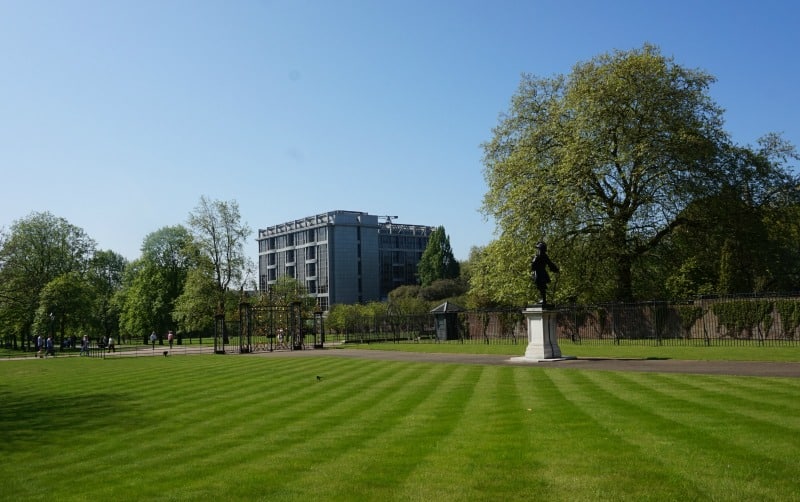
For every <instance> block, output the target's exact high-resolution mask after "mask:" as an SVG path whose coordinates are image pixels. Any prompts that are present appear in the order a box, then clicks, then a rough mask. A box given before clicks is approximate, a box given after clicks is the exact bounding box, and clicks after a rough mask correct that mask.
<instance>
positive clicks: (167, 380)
mask: <svg viewBox="0 0 800 502" xmlns="http://www.w3.org/2000/svg"><path fill="white" fill-rule="evenodd" d="M317 375H320V376H322V380H320V381H318V380H317V378H316V376H317ZM0 403H2V406H0V480H2V481H1V482H0V499H2V500H15V501H18V500H48V501H49V500H91V501H95V500H208V499H216V500H297V501H308V500H326V501H328V500H332V501H336V500H341V501H352V500H375V501H378V500H380V501H384V500H424V501H428V500H436V501H439V502H441V501H449V500H492V501H495V500H548V501H549V500H554V501H559V500H564V501H567V500H569V501H580V500H631V501H639V500H797V494H798V493H800V479H799V478H798V477H797V453H798V451H800V440H798V437H800V379H791V378H755V377H729V376H706V375H675V374H658V373H633V372H631V373H625V372H608V371H579V370H573V369H560V368H542V367H538V366H536V367H528V366H525V367H519V366H479V365H462V364H433V363H405V362H392V361H373V360H366V359H365V360H359V359H352V358H337V357H328V356H325V355H320V356H316V355H315V356H313V357H302V358H294V357H290V358H286V357H280V356H278V355H277V354H275V355H272V354H268V355H264V356H212V355H208V356H204V355H198V356H183V357H170V358H164V357H149V358H148V357H141V358H119V359H106V360H101V359H89V358H56V359H50V360H33V359H29V360H14V361H4V362H2V363H0Z"/></svg>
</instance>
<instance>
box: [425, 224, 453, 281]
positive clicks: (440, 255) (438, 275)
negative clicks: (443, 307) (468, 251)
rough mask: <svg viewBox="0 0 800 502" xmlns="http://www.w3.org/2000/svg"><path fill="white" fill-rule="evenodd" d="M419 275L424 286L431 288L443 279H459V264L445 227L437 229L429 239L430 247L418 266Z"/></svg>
mask: <svg viewBox="0 0 800 502" xmlns="http://www.w3.org/2000/svg"><path fill="white" fill-rule="evenodd" d="M417 274H418V275H419V282H420V284H421V285H422V286H430V285H431V284H432V283H433V282H434V281H438V280H441V279H457V278H458V275H459V264H458V261H457V260H456V259H455V257H454V256H453V249H452V248H451V247H450V237H448V236H447V234H446V233H445V230H444V227H437V228H436V229H435V230H434V231H433V232H431V235H430V237H429V238H428V245H427V246H426V247H425V251H423V253H422V257H421V258H420V260H419V263H418V264H417Z"/></svg>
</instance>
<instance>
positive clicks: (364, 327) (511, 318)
mask: <svg viewBox="0 0 800 502" xmlns="http://www.w3.org/2000/svg"><path fill="white" fill-rule="evenodd" d="M523 310H524V307H519V308H517V309H507V310H481V311H477V310H472V311H464V312H458V313H452V314H447V315H452V316H454V317H455V319H456V322H455V323H453V324H454V326H455V327H454V328H453V329H450V330H449V332H447V333H441V332H440V331H438V330H437V323H436V318H435V316H436V314H425V315H415V316H403V315H388V314H387V315H385V316H377V317H365V318H363V319H360V320H357V321H354V322H351V323H349V326H348V327H346V328H344V329H342V330H330V332H329V338H332V339H340V340H342V341H344V342H351V343H352V342H355V343H374V342H401V341H433V342H444V341H454V340H456V341H458V342H460V343H483V344H526V343H527V339H528V333H527V331H528V330H527V324H526V321H525V316H524V314H523ZM556 310H557V326H558V328H557V329H558V337H559V339H568V340H571V341H572V342H574V343H583V344H592V343H596V344H607V343H616V344H639V345H753V344H761V345H764V344H769V345H798V344H800V297H797V296H759V297H754V296H751V297H715V298H702V299H696V300H691V301H684V302H659V301H652V302H637V303H609V304H596V305H563V306H558V307H557V308H556Z"/></svg>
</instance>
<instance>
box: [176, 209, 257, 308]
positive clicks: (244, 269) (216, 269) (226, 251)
mask: <svg viewBox="0 0 800 502" xmlns="http://www.w3.org/2000/svg"><path fill="white" fill-rule="evenodd" d="M188 223H189V227H190V228H191V231H192V234H193V235H194V239H195V242H196V244H197V246H198V249H199V250H200V252H201V253H202V255H203V256H205V258H206V259H207V260H208V261H209V263H210V264H211V273H212V278H213V281H214V283H215V284H216V289H217V303H218V305H219V310H220V311H222V312H224V311H225V296H226V295H225V293H226V291H228V290H229V288H234V289H238V288H244V287H245V278H246V277H247V275H248V271H249V269H250V268H251V267H252V265H251V264H250V263H249V260H248V258H247V255H246V254H245V252H244V244H245V242H246V241H247V238H248V237H249V236H250V234H251V233H252V230H251V229H250V227H248V225H247V224H246V223H244V222H242V217H241V215H240V214H239V204H238V203H237V202H236V201H235V200H231V201H220V200H211V199H209V198H208V197H206V196H205V195H204V196H202V197H200V203H199V204H198V205H197V207H196V208H195V209H194V211H192V212H191V213H190V214H189V222H188Z"/></svg>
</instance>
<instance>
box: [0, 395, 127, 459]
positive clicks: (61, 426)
mask: <svg viewBox="0 0 800 502" xmlns="http://www.w3.org/2000/svg"><path fill="white" fill-rule="evenodd" d="M0 402H2V403H3V405H2V406H1V407H0V452H2V451H16V450H17V449H18V447H19V443H27V444H30V442H32V441H47V440H48V439H49V438H54V437H64V436H76V435H77V436H80V435H81V434H82V433H85V432H87V431H94V430H95V428H99V427H102V428H105V429H108V430H114V429H116V425H114V424H118V423H122V422H121V420H122V419H123V418H124V417H125V416H130V415H131V411H132V409H131V408H130V406H129V405H128V404H126V400H125V399H124V398H121V397H120V396H116V395H111V394H90V395H77V396H52V397H51V396H45V395H18V394H15V393H13V392H8V391H0ZM123 421H124V420H123Z"/></svg>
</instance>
